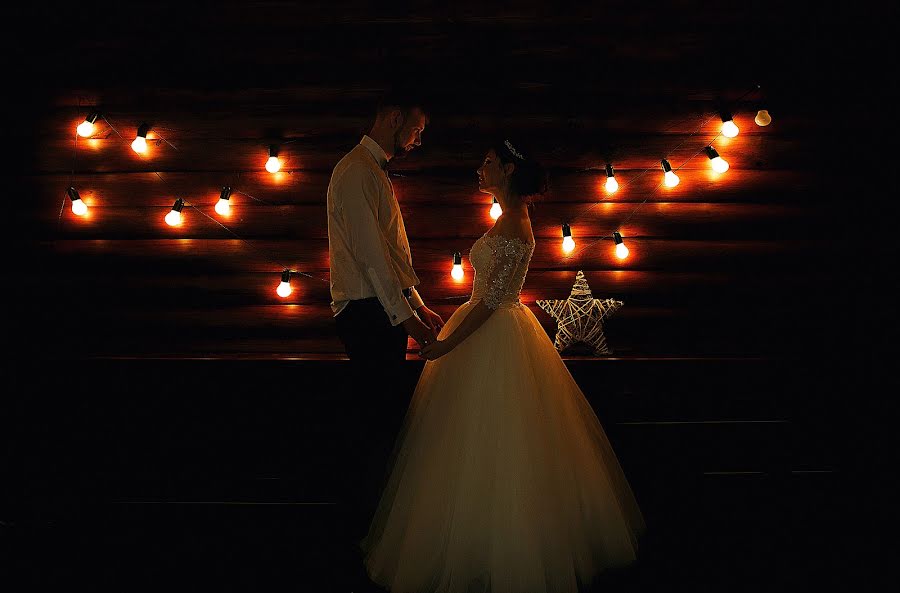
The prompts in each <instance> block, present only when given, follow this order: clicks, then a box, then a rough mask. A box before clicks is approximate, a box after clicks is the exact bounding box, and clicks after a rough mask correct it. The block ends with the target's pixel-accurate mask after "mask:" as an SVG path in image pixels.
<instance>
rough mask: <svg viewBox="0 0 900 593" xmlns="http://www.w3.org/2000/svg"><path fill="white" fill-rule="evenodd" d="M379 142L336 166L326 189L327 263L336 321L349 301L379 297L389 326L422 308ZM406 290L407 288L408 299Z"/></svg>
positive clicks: (362, 144)
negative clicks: (329, 269) (329, 271)
mask: <svg viewBox="0 0 900 593" xmlns="http://www.w3.org/2000/svg"><path fill="white" fill-rule="evenodd" d="M386 165H387V155H386V154H385V152H384V150H382V148H381V147H380V146H379V145H378V143H377V142H375V141H374V140H372V139H371V138H369V137H368V136H363V138H362V141H361V142H360V143H359V144H358V145H357V146H356V147H355V148H354V149H353V150H351V151H350V152H349V153H347V155H346V156H344V158H342V159H341V160H340V162H338V164H337V165H335V167H334V171H333V172H332V174H331V182H330V183H329V184H328V197H327V204H328V264H329V267H330V268H331V298H332V302H331V309H332V311H334V315H335V317H336V316H337V315H338V314H339V313H340V312H341V311H342V310H343V309H344V307H346V306H347V303H348V302H349V301H351V300H356V299H364V298H370V297H377V298H378V300H379V301H380V302H381V306H382V307H384V311H385V313H386V314H387V316H388V319H389V320H390V322H391V325H398V324H400V323H403V322H404V321H406V320H407V319H409V318H410V317H412V315H413V311H414V309H417V308H419V307H421V306H422V299H421V297H419V293H418V292H416V289H415V285H417V284H418V283H419V278H418V277H417V276H416V272H415V270H413V267H412V257H411V255H410V253H409V240H408V239H407V238H406V228H405V227H404V226H403V215H402V214H401V213H400V205H399V204H398V203H397V198H396V197H395V196H394V189H393V187H392V186H391V181H390V179H388V176H387V172H386V171H385V169H384V167H385V166H386ZM404 289H410V290H409V291H408V292H409V297H407V296H405V295H404V292H403V291H404Z"/></svg>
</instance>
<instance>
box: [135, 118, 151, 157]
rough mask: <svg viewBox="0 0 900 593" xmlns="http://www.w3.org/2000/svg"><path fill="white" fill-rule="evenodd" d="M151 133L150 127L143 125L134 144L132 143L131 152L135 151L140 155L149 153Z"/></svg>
mask: <svg viewBox="0 0 900 593" xmlns="http://www.w3.org/2000/svg"><path fill="white" fill-rule="evenodd" d="M149 131H150V126H149V125H147V124H141V127H139V128H138V131H137V136H136V137H135V139H134V142H132V143H131V150H133V151H135V152H136V153H138V154H144V153H146V152H147V132H149Z"/></svg>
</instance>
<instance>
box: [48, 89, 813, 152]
mask: <svg viewBox="0 0 900 593" xmlns="http://www.w3.org/2000/svg"><path fill="white" fill-rule="evenodd" d="M592 86H593V85H588V87H587V88H580V89H578V93H579V94H580V95H581V96H583V97H584V98H585V99H587V98H594V99H596V98H597V97H598V92H600V93H602V92H603V91H602V90H601V89H599V88H591V87H592ZM123 91H124V93H123ZM166 91H167V89H160V90H157V92H155V93H153V95H152V96H150V97H148V96H141V94H140V93H139V92H137V91H136V90H135V89H120V88H111V89H109V91H108V92H104V93H103V94H102V95H98V96H94V97H90V98H87V97H82V96H80V95H79V94H77V93H78V91H77V89H73V90H72V91H71V94H66V95H61V96H58V97H56V98H55V100H56V101H58V102H67V103H72V102H75V101H74V100H75V99H76V98H77V99H78V101H77V103H80V104H79V105H77V106H66V107H58V106H47V107H46V111H45V117H44V118H43V119H42V120H41V121H40V122H38V125H39V127H38V128H37V129H36V130H34V131H35V133H36V135H37V137H38V138H41V139H42V140H45V141H46V140H48V139H53V138H58V137H60V136H62V137H65V138H68V139H69V140H71V139H72V135H73V134H74V133H75V127H76V126H77V125H78V124H80V123H81V122H82V121H83V120H84V118H85V116H87V114H88V113H89V112H90V111H91V110H92V109H94V108H95V107H96V109H98V110H100V111H101V113H102V114H103V115H104V117H103V118H101V119H99V120H98V121H97V122H95V126H96V127H95V132H94V135H93V137H95V138H98V139H99V138H102V139H113V138H117V136H116V131H118V133H119V134H121V135H122V136H123V137H125V138H127V139H128V140H129V141H130V140H133V139H134V136H135V133H136V131H137V129H138V127H139V126H140V125H142V124H144V123H147V124H148V125H150V133H149V134H148V136H147V138H148V144H149V145H150V146H151V148H152V147H153V146H155V143H152V142H150V141H151V140H152V139H154V138H157V139H159V138H164V139H165V140H168V141H170V142H172V143H173V144H175V145H176V146H177V145H178V142H177V141H180V140H212V139H225V138H235V139H254V138H255V139H265V138H273V139H275V138H278V137H281V138H286V139H287V138H315V137H329V136H336V135H340V134H348V135H351V136H352V135H353V134H356V133H358V132H359V133H362V132H365V131H368V130H369V128H371V126H372V120H373V119H374V109H375V105H376V103H377V100H378V90H377V89H371V88H368V89H365V90H364V91H362V92H360V91H358V90H355V89H353V88H352V87H351V88H344V89H343V90H341V89H338V88H336V87H331V88H327V87H326V88H323V87H321V86H320V87H317V86H316V85H309V86H308V87H303V88H299V89H295V90H289V89H253V90H244V91H235V92H233V93H223V92H217V93H211V92H207V93H203V92H200V91H198V90H193V89H187V90H181V89H168V93H170V94H169V96H167V95H166ZM354 91H355V92H354ZM520 93H521V96H522V99H523V100H522V101H520V102H519V103H518V104H517V105H515V106H511V107H510V111H508V112H505V113H497V114H493V113H490V112H488V113H485V111H484V106H483V105H482V104H476V105H471V104H466V103H462V104H459V103H457V104H456V109H455V110H454V112H450V113H437V114H434V115H433V116H432V117H431V121H430V122H429V124H428V126H426V129H425V132H424V133H423V135H422V137H423V138H424V139H425V140H426V142H430V138H432V136H434V137H435V138H457V139H460V138H462V137H463V136H464V134H465V133H466V132H468V133H469V134H471V133H472V132H473V131H474V132H477V133H478V135H484V136H487V137H489V138H491V137H493V136H495V135H498V134H504V135H505V134H514V135H515V136H516V137H525V138H529V139H530V141H532V142H533V141H534V140H535V139H540V138H553V137H555V136H560V135H564V136H565V137H569V138H588V137H590V138H592V139H593V140H594V141H595V142H598V143H600V144H601V145H604V146H607V145H608V146H609V148H610V149H611V150H613V149H615V152H619V153H621V152H627V149H628V148H630V147H631V146H632V144H631V142H634V141H636V140H638V139H640V138H641V137H643V136H648V137H653V136H668V135H683V134H696V135H698V141H702V139H703V138H705V137H710V138H712V137H715V136H716V135H718V133H719V130H720V128H721V126H722V120H721V118H720V117H719V116H718V114H717V111H716V109H715V107H714V102H713V101H712V100H711V99H710V98H708V97H707V98H703V99H693V100H691V99H690V98H689V97H681V98H680V100H679V99H677V98H674V97H673V99H672V101H671V102H666V103H665V104H661V103H660V102H659V99H658V97H657V98H654V99H653V100H652V103H649V102H648V97H647V96H646V95H639V94H631V95H625V96H618V97H615V103H614V102H613V98H611V97H610V96H609V95H606V94H603V95H599V96H602V97H603V98H602V100H603V101H604V102H605V105H604V108H605V110H604V111H602V112H596V111H594V110H590V111H585V110H579V111H578V112H577V113H571V114H567V113H560V112H559V111H553V108H554V107H555V106H554V105H552V104H548V103H547V102H544V101H541V100H540V99H542V98H546V95H547V92H545V91H542V89H523V90H521V91H520ZM123 94H124V95H125V96H122V95H123ZM337 95H339V96H337ZM571 96H572V95H571V94H568V97H569V98H571ZM443 100H445V99H443ZM751 105H752V103H750V102H746V103H740V104H738V105H737V108H738V109H735V110H734V111H733V112H732V116H733V118H734V121H735V123H736V124H737V125H738V127H739V128H740V134H739V136H743V135H765V136H766V137H778V136H784V135H786V134H790V135H797V134H798V133H801V134H807V133H810V132H813V131H814V125H815V122H814V121H812V120H811V119H810V118H805V117H804V116H803V115H802V114H796V113H791V114H788V115H784V116H779V117H778V118H777V120H775V119H774V118H773V122H775V125H770V126H767V127H765V128H763V127H760V126H757V125H756V124H755V123H754V121H753V118H754V117H755V116H756V109H754V108H752V107H751ZM473 107H474V108H476V109H475V110H474V111H473V112H472V113H467V112H466V110H467V109H473ZM276 134H277V135H276ZM720 140H721V141H722V142H725V143H727V142H728V141H729V140H728V139H727V138H721V139H720ZM629 141H631V142H629ZM163 146H164V145H163V144H160V145H159V148H160V149H162V148H163ZM673 146H674V145H673ZM534 148H535V149H537V148H539V146H535V147H534ZM169 150H171V148H169Z"/></svg>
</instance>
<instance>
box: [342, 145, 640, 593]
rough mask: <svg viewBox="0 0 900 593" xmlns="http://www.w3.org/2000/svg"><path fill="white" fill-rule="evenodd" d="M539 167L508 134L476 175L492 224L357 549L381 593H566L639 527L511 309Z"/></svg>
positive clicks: (531, 330)
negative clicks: (494, 208)
mask: <svg viewBox="0 0 900 593" xmlns="http://www.w3.org/2000/svg"><path fill="white" fill-rule="evenodd" d="M543 178H544V176H543V173H542V171H541V168H540V166H539V165H538V164H537V163H535V162H534V161H533V160H532V159H530V158H529V157H528V155H527V154H523V152H522V151H521V150H520V147H516V146H515V145H513V144H511V143H510V142H509V141H508V140H507V141H503V142H498V143H497V144H496V145H495V146H493V147H492V148H491V150H489V151H488V153H487V156H486V157H485V159H484V163H483V164H482V165H481V166H480V167H479V168H478V182H479V190H480V191H482V192H484V193H489V194H492V195H494V196H495V197H496V198H497V201H498V202H499V203H500V205H501V207H502V208H503V214H502V215H501V216H500V217H499V218H498V219H497V222H496V224H495V225H494V227H493V228H491V229H490V230H489V231H488V232H487V233H485V234H484V235H483V236H482V237H481V238H479V239H478V240H477V241H475V243H474V244H473V245H472V248H471V251H470V261H471V262H472V266H473V267H474V268H475V278H474V281H473V286H472V296H471V299H470V300H469V301H468V302H467V303H465V304H463V305H462V306H460V307H459V309H457V310H456V311H455V312H454V313H453V315H452V316H451V317H450V319H449V320H448V321H447V323H446V325H445V326H444V327H443V329H442V330H441V332H440V334H439V335H438V339H437V341H435V342H434V343H432V344H429V345H428V346H426V347H425V348H424V349H423V350H422V356H424V357H425V358H427V359H428V362H426V363H425V369H424V370H423V372H422V375H421V377H420V378H419V382H418V385H417V387H416V391H415V394H414V395H413V398H412V400H411V402H410V406H409V409H408V410H407V413H406V417H405V419H404V422H403V428H402V429H401V433H400V435H399V436H398V438H397V442H396V445H395V448H394V452H393V454H392V456H391V466H390V468H389V473H388V477H387V485H386V486H385V489H384V491H383V493H382V496H381V500H380V501H379V503H378V507H377V510H376V512H375V516H374V518H373V520H372V523H371V525H370V527H369V532H368V535H367V536H366V537H365V538H364V539H363V540H362V542H361V544H360V545H361V548H362V552H363V555H364V559H365V565H366V570H367V572H368V574H369V577H370V578H371V579H372V580H373V581H375V582H376V583H378V584H380V585H382V586H384V587H386V588H388V589H389V590H391V591H392V592H394V593H407V592H409V593H426V592H427V593H432V592H440V593H444V592H446V593H455V592H459V593H486V592H489V591H490V592H493V593H540V592H553V593H556V592H566V593H575V592H577V591H578V587H579V585H581V584H587V583H589V582H590V581H591V580H592V578H593V577H594V576H595V575H597V573H599V572H600V571H602V570H603V569H604V568H607V567H612V566H620V565H624V564H628V563H630V562H632V561H633V560H634V559H635V553H636V549H637V536H638V534H639V533H640V532H641V531H642V530H643V527H644V524H643V519H642V517H641V513H640V510H639V509H638V506H637V504H636V502H635V500H634V496H633V494H632V492H631V489H630V487H629V485H628V482H627V481H626V479H625V477H624V475H623V474H622V470H621V468H620V467H619V463H618V461H617V459H616V456H615V454H614V452H613V450H612V448H611V446H610V444H609V441H608V440H607V438H606V435H605V433H604V431H603V428H602V427H601V426H600V422H599V421H598V419H597V416H596V415H595V414H594V411H593V409H592V408H591V406H590V404H589V403H588V402H587V400H586V399H585V397H584V394H583V393H582V392H581V390H580V389H579V387H578V385H577V384H576V383H575V381H574V380H573V378H572V375H571V374H570V373H569V370H568V369H567V368H566V366H565V364H564V363H563V361H562V359H561V358H560V356H559V354H558V353H557V351H556V349H555V348H554V346H553V343H552V342H551V341H550V338H549V337H548V336H547V333H546V332H545V331H544V329H543V327H542V326H541V325H540V323H539V322H538V320H537V318H535V316H534V314H533V313H532V312H531V310H530V309H529V308H528V307H526V306H525V305H523V304H522V303H520V302H519V298H518V297H519V291H520V290H521V288H522V284H523V283H524V281H525V274H526V272H527V271H528V263H529V261H530V259H531V255H532V253H533V251H534V244H535V241H534V235H533V234H532V231H531V221H530V219H529V217H528V204H529V198H530V197H532V196H534V195H536V194H539V193H542V192H543V190H544V183H543Z"/></svg>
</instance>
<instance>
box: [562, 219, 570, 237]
mask: <svg viewBox="0 0 900 593" xmlns="http://www.w3.org/2000/svg"><path fill="white" fill-rule="evenodd" d="M562 233H563V237H571V236H572V229H570V228H569V223H567V222H564V223H563V225H562Z"/></svg>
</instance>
